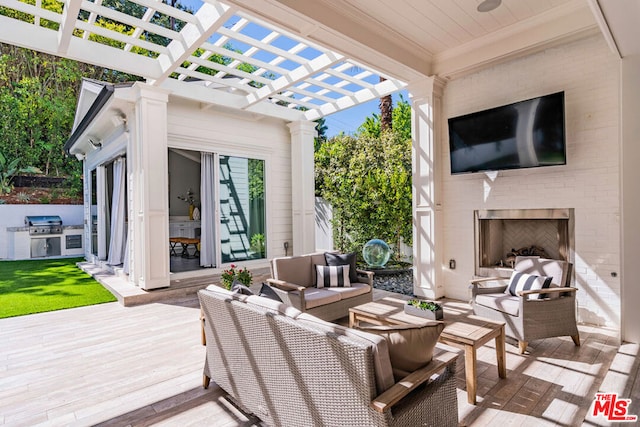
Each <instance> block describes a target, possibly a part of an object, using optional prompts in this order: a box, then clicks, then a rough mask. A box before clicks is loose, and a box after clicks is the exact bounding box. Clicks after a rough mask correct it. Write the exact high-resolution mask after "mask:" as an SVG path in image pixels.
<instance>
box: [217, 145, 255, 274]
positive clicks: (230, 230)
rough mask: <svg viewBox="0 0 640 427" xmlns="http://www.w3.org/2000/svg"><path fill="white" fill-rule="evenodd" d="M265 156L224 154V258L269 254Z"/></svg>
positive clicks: (224, 259) (221, 215)
mask: <svg viewBox="0 0 640 427" xmlns="http://www.w3.org/2000/svg"><path fill="white" fill-rule="evenodd" d="M264 192H265V187H264V160H257V159H247V158H242V157H230V156H220V230H221V231H220V234H221V235H220V249H221V253H222V262H234V261H244V260H248V259H258V258H264V257H265V256H266V250H265V248H266V238H265V236H266V233H265V203H264Z"/></svg>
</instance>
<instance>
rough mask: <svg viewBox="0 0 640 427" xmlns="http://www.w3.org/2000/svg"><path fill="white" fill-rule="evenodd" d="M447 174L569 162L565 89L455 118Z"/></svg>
mask: <svg viewBox="0 0 640 427" xmlns="http://www.w3.org/2000/svg"><path fill="white" fill-rule="evenodd" d="M448 122H449V152H450V159H451V173H452V174H461V173H469V172H481V171H495V170H502V169H519V168H533V167H539V166H556V165H564V164H566V163H567V157H566V149H565V126H564V92H558V93H554V94H551V95H545V96H540V97H538V98H533V99H528V100H526V101H520V102H516V103H513V104H509V105H503V106H501V107H496V108H491V109H489V110H484V111H479V112H476V113H471V114H466V115H464V116H459V117H453V118H450V119H449V120H448Z"/></svg>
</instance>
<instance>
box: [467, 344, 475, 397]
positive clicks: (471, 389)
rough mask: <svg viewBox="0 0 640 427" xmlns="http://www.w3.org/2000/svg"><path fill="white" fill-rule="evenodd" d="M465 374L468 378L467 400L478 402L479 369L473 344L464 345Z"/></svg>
mask: <svg viewBox="0 0 640 427" xmlns="http://www.w3.org/2000/svg"><path fill="white" fill-rule="evenodd" d="M464 374H465V376H466V378H467V401H468V402H469V403H470V404H472V405H475V404H476V388H477V383H476V381H477V369H476V349H475V347H474V346H473V345H465V346H464Z"/></svg>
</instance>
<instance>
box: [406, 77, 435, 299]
mask: <svg viewBox="0 0 640 427" xmlns="http://www.w3.org/2000/svg"><path fill="white" fill-rule="evenodd" d="M442 89H443V83H442V81H441V80H439V79H437V78H436V77H431V78H426V79H424V80H422V81H420V82H416V83H413V84H412V85H411V86H409V88H408V90H409V99H410V101H411V139H412V153H411V154H412V175H413V179H412V180H413V191H412V196H413V265H414V285H413V292H414V294H416V295H417V296H423V297H426V298H433V299H435V298H440V297H442V296H444V287H443V285H442V282H441V280H440V277H441V275H442V255H441V254H442V250H441V248H442V243H441V240H442V237H441V235H442V225H441V224H442V219H441V216H442V206H441V204H440V187H441V177H440V168H439V165H438V162H439V159H440V155H439V152H440V149H439V144H438V135H439V121H440V115H441V105H442Z"/></svg>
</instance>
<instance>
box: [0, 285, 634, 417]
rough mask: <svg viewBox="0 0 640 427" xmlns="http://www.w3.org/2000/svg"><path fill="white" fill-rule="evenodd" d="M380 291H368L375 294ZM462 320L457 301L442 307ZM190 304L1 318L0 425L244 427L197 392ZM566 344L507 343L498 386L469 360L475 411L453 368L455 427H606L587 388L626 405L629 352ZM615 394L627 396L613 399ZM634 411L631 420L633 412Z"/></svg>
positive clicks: (589, 341) (607, 337)
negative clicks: (594, 414) (592, 411)
mask: <svg viewBox="0 0 640 427" xmlns="http://www.w3.org/2000/svg"><path fill="white" fill-rule="evenodd" d="M380 295H383V294H381V293H379V292H376V297H379V296H380ZM444 303H445V307H446V304H451V306H452V307H453V308H454V309H456V310H459V311H462V312H463V313H464V312H465V310H466V312H467V313H469V312H470V308H469V307H468V305H466V304H465V303H460V302H455V301H445V302H444ZM198 316H199V306H198V302H197V300H196V299H194V298H193V297H191V298H186V299H181V300H173V301H171V300H170V301H165V302H156V303H151V304H146V305H139V306H134V307H123V306H121V305H120V304H118V303H107V304H101V305H97V306H91V307H80V308H74V309H69V310H61V311H57V312H50V313H41V314H36V315H31V316H21V317H15V318H9V319H2V320H0V343H2V344H1V345H0V425H1V426H5V425H7V426H8V425H11V426H36V425H40V426H62V425H64V426H88V425H101V426H121V425H131V426H151V425H154V426H156V425H157V426H164V425H166V426H172V425H187V426H189V425H194V426H196V425H212V426H251V425H259V424H260V423H259V420H257V419H255V418H252V417H248V416H246V415H245V414H242V413H241V412H240V411H238V410H237V409H236V408H235V407H234V406H233V405H231V404H230V403H229V402H228V401H227V400H226V399H225V397H224V392H223V391H222V390H221V389H220V388H218V387H217V386H216V385H215V384H212V385H211V386H210V388H209V389H208V390H204V389H203V388H202V387H201V380H202V367H203V362H204V355H205V351H204V347H202V346H201V344H200V324H199V320H198ZM579 329H580V334H581V337H582V342H583V345H582V346H581V347H575V346H574V345H573V342H572V341H571V339H570V338H569V337H561V338H548V339H544V340H537V341H534V342H532V343H530V344H529V349H528V352H527V354H524V355H520V354H519V352H518V347H517V343H516V342H515V341H513V340H509V339H508V340H507V345H506V349H507V378H506V379H500V378H498V373H497V369H496V354H495V346H494V343H493V341H491V342H489V343H488V344H487V345H485V346H483V347H481V348H480V349H479V350H478V352H477V358H478V364H477V369H478V389H477V393H478V403H477V405H470V404H468V403H467V394H466V390H465V375H464V364H463V363H460V364H458V369H457V373H456V375H457V382H458V407H459V411H458V412H459V420H460V423H461V425H467V426H493V425H499V424H501V423H502V424H505V425H516V424H522V425H524V426H527V425H531V426H533V425H535V426H539V425H557V424H561V425H567V426H571V425H582V424H583V422H584V421H585V417H586V418H587V421H586V422H587V423H588V424H590V425H606V423H604V422H603V420H601V419H589V417H588V411H589V408H590V407H591V404H592V402H593V399H594V395H595V393H596V392H597V391H616V392H618V393H620V394H621V397H626V398H631V399H634V400H633V402H634V405H632V410H635V411H636V412H637V411H638V402H639V401H640V396H639V394H640V391H639V388H640V381H638V380H637V378H638V375H639V372H640V367H639V364H640V363H639V362H638V353H639V348H638V345H636V344H623V345H622V346H619V345H618V343H617V332H616V331H611V330H607V329H599V328H595V327H591V326H584V325H580V327H579ZM623 394H625V395H623ZM632 413H633V412H632Z"/></svg>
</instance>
